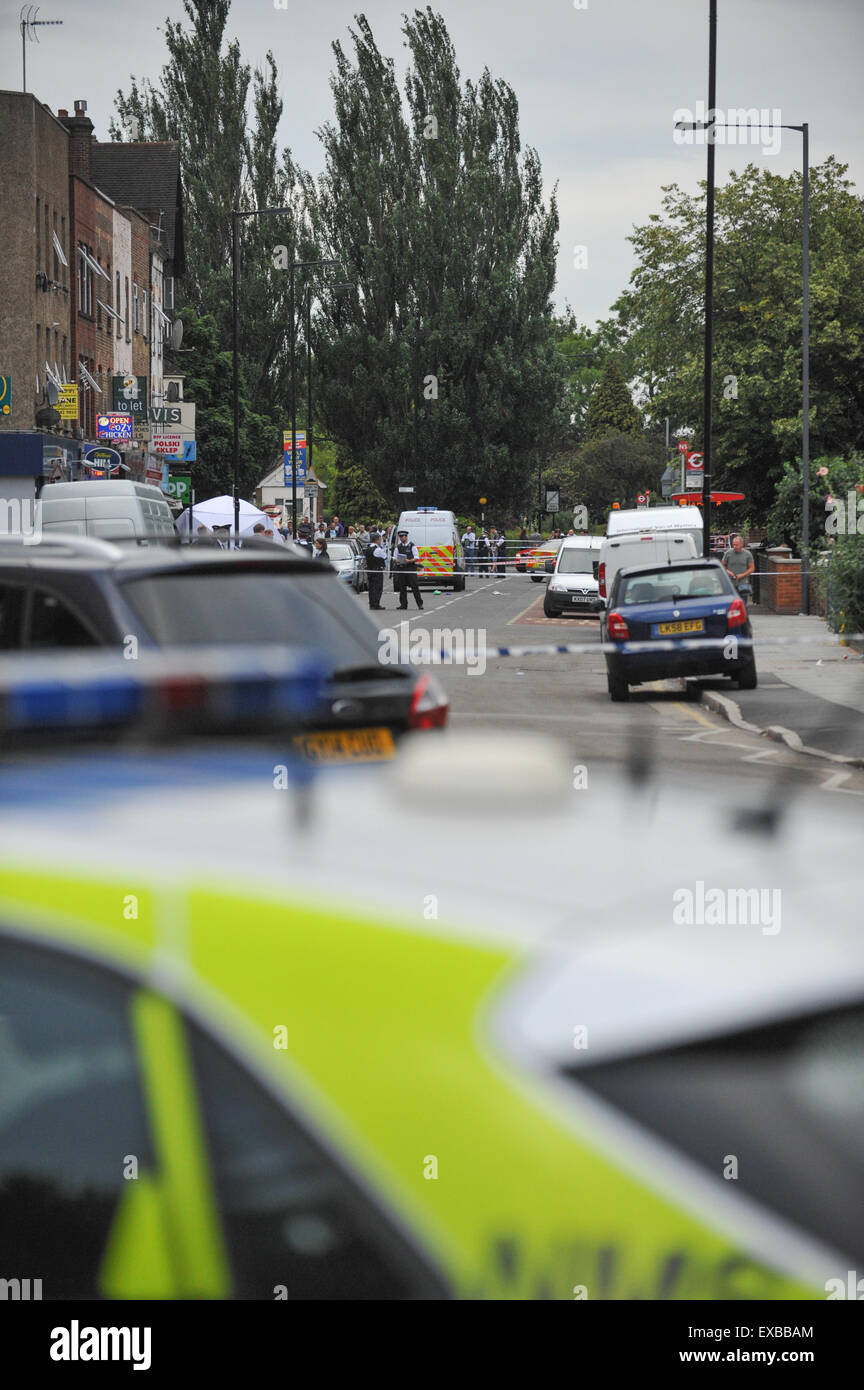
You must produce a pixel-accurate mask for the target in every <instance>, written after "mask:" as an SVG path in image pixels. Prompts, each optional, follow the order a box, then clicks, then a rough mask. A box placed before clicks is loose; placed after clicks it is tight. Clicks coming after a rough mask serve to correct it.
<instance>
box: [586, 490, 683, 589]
mask: <svg viewBox="0 0 864 1390" xmlns="http://www.w3.org/2000/svg"><path fill="white" fill-rule="evenodd" d="M657 510H658V511H660V510H661V508H659V507H658V508H657ZM663 510H665V509H663ZM643 516H644V512H643ZM700 540H701V536H700ZM701 554H702V547H701V545H700V546H699V548H698V549H697V547H696V542H695V541H694V539H693V535H692V532H690V531H686V530H681V531H644V532H641V531H640V532H639V533H638V534H637V533H636V532H632V533H629V534H628V533H627V532H624V533H623V534H622V535H620V536H605V537H604V539H603V544H602V546H601V548H600V568H599V571H598V575H597V585H598V589H599V593H600V597H601V598H602V599H603V601H604V603H606V604H607V605H608V602H609V595H610V594H611V592H612V585H613V583H614V580H615V576H616V574H617V573H618V571H619V570H627V569H640V568H641V567H642V566H643V565H679V564H682V563H685V562H686V561H688V560H694V559H696V558H697V556H699V555H701Z"/></svg>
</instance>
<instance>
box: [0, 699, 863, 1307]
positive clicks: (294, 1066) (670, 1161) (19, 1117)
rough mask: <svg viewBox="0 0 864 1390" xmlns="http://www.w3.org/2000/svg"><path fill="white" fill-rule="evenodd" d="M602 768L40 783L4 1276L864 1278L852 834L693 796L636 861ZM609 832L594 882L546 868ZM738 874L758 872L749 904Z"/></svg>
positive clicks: (10, 1096) (269, 1285) (270, 1289)
mask: <svg viewBox="0 0 864 1390" xmlns="http://www.w3.org/2000/svg"><path fill="white" fill-rule="evenodd" d="M93 698H94V700H96V702H97V703H98V698H97V696H95V695H94V697H93ZM10 708H12V707H10ZM9 717H10V718H11V717H12V716H11V714H10V716H9ZM567 761H568V760H566V759H562V758H561V756H560V754H559V750H558V749H557V748H550V747H549V746H547V745H545V744H544V743H535V742H534V741H533V740H531V741H528V742H525V743H523V742H522V741H521V740H520V739H518V738H512V737H511V738H510V739H508V743H507V745H506V750H502V748H501V746H500V744H499V743H498V742H497V741H493V742H491V743H487V742H485V741H480V742H478V741H476V740H473V739H469V740H467V741H466V740H460V739H453V738H452V736H448V737H447V738H446V739H444V738H442V739H440V740H435V746H434V747H433V746H431V743H430V741H428V740H418V741H417V742H416V743H415V746H414V747H413V748H412V747H410V746H408V747H407V748H406V749H405V752H404V754H403V757H402V758H400V760H399V762H397V763H396V764H393V765H392V766H388V767H387V768H381V769H363V770H358V769H352V770H350V771H349V770H343V771H338V770H334V771H327V772H324V773H322V774H321V776H320V777H319V779H318V780H317V782H316V785H315V788H314V790H313V792H312V806H313V807H314V813H313V816H312V819H311V821H308V820H307V821H306V822H303V821H302V820H301V821H298V820H297V819H296V817H294V816H293V815H292V814H291V811H292V806H293V805H294V803H295V800H297V799H298V798H299V801H301V802H302V800H303V798H304V797H305V796H306V795H307V794H308V789H306V790H304V784H303V782H302V779H301V782H300V784H299V785H295V784H294V778H293V774H292V771H291V768H290V767H289V766H288V763H287V762H286V760H285V759H284V758H283V757H282V756H281V755H280V752H279V745H278V743H276V744H273V745H271V746H270V747H269V748H266V749H264V750H262V751H261V752H260V753H258V752H254V751H247V752H244V753H242V754H237V755H235V756H233V757H230V756H228V755H224V756H222V757H218V758H214V759H211V760H208V761H206V762H205V761H203V760H202V759H200V758H198V757H195V756H191V755H188V754H186V755H183V754H182V753H181V755H180V756H174V757H173V758H172V759H171V760H170V761H167V760H165V759H160V758H159V757H158V756H156V755H154V754H152V753H151V754H149V755H148V756H147V757H142V756H140V755H138V754H136V753H135V752H134V751H130V752H128V753H127V754H125V755H124V756H122V757H120V758H118V755H117V754H116V753H115V755H114V757H113V760H112V761H111V762H110V763H107V762H102V761H100V760H99V759H97V758H94V757H93V756H91V757H90V759H89V760H88V762H87V763H86V765H84V766H77V767H76V769H75V771H74V772H72V771H71V770H70V768H69V766H68V765H65V764H63V763H56V764H55V763H47V764H46V763H42V764H41V765H40V764H37V765H36V766H35V769H34V767H33V766H30V765H29V764H26V763H25V764H15V763H12V764H8V765H7V766H6V767H5V768H4V770H3V773H2V776H0V905H2V912H0V1033H2V1040H3V1048H2V1059H3V1060H2V1068H3V1077H4V1085H3V1087H2V1092H0V1094H2V1097H3V1099H2V1102H0V1232H2V1244H3V1249H4V1259H5V1263H6V1266H7V1268H8V1269H10V1270H11V1269H13V1268H14V1269H15V1270H16V1271H19V1272H20V1276H21V1277H28V1276H34V1277H40V1278H42V1280H43V1297H44V1298H46V1299H48V1298H62V1297H79V1298H96V1297H103V1298H123V1297H143V1298H161V1297H179V1298H183V1297H210V1298H232V1297H233V1298H253V1299H273V1298H282V1297H289V1298H292V1299H297V1298H300V1299H303V1298H337V1299H345V1298H352V1299H353V1298H424V1299H425V1298H435V1297H445V1296H455V1297H462V1298H492V1299H498V1298H515V1299H525V1298H540V1299H549V1298H552V1299H572V1298H574V1297H577V1298H581V1297H588V1298H591V1299H707V1300H710V1299H748V1298H758V1299H762V1298H768V1299H795V1298H808V1297H817V1298H818V1297H820V1296H821V1297H824V1288H825V1283H826V1281H827V1280H828V1279H830V1278H834V1277H838V1276H841V1277H842V1276H843V1275H844V1273H845V1271H846V1270H847V1268H856V1267H860V1265H858V1266H856V1265H855V1263H854V1261H855V1260H860V1258H861V1256H862V1253H864V1225H862V1218H861V1214H860V1213H861V1209H860V1203H858V1201H857V1193H858V1192H859V1191H860V1183H861V1178H862V1176H864V1174H862V1166H864V1149H862V1144H861V1127H860V1118H861V1098H860V1085H859V1082H858V1079H857V1078H859V1077H860V1069H861V1060H862V1057H861V1054H862V1040H864V1035H862V1024H864V948H862V944H861V938H860V930H859V923H858V910H857V880H856V871H857V863H858V857H859V856H858V851H857V839H856V835H855V830H854V827H852V826H850V825H849V823H848V822H845V821H843V820H841V819H839V818H835V817H833V816H831V815H830V814H828V813H827V812H826V811H825V809H824V807H823V808H820V809H821V815H820V816H819V817H818V818H814V817H812V816H810V815H809V814H808V813H807V811H806V809H805V808H803V807H802V808H801V809H800V810H799V809H797V808H792V810H791V811H790V814H789V818H788V824H787V825H786V826H785V828H784V830H783V833H781V834H778V835H777V836H775V837H773V838H767V839H766V838H762V837H754V836H753V834H752V833H750V834H748V835H742V834H741V832H740V831H739V830H738V829H737V828H736V825H735V822H734V819H733V817H732V816H731V815H730V813H729V811H728V810H727V808H725V807H724V806H722V805H721V804H718V798H717V797H716V796H712V797H711V798H704V797H701V796H690V795H689V794H687V793H686V792H682V789H681V788H680V787H675V788H673V789H670V790H669V791H668V792H667V791H666V790H665V789H664V788H663V787H662V786H656V787H654V788H653V789H652V794H651V798H650V799H645V800H643V802H642V804H641V805H640V807H639V811H640V834H639V836H638V837H634V839H633V840H632V841H631V843H630V844H629V846H628V867H629V869H630V873H629V875H626V876H625V875H622V874H621V872H620V852H619V845H618V844H617V842H616V841H615V840H614V839H613V838H610V837H609V835H608V829H607V828H608V825H609V824H611V823H615V822H616V821H618V820H620V819H621V817H622V816H623V815H625V814H626V815H628V816H629V815H632V812H633V804H632V803H633V791H632V788H630V787H629V786H628V787H626V788H624V787H623V786H621V785H619V784H618V783H609V784H608V785H603V784H598V785H597V786H593V785H592V789H591V791H590V792H588V791H580V792H579V793H578V794H575V793H574V792H573V790H572V787H571V783H570V779H569V771H568V768H567ZM466 772H467V774H469V775H468V776H467V777H466ZM538 773H539V774H540V776H539V777H538ZM454 779H455V780H458V781H459V782H460V785H461V786H463V787H466V786H467V787H468V788H469V790H468V791H466V793H465V794H464V795H463V796H462V797H461V798H459V799H458V806H459V812H460V813H459V814H455V815H454V805H453V798H452V785H453V782H454ZM538 782H540V783H542V788H543V792H542V796H539V795H538V796H536V797H535V798H534V800H533V801H532V794H533V791H532V789H536V788H537V786H538ZM292 788H293V789H292ZM517 788H518V789H517ZM298 804H299V803H298ZM304 824H305V829H304ZM238 826H242V834H238ZM469 832H470V833H469ZM574 841H578V842H579V843H580V846H581V847H582V848H584V849H587V850H588V854H587V856H584V858H585V862H587V863H588V864H590V865H591V866H592V868H591V871H590V872H586V871H583V873H582V874H581V876H580V880H579V891H578V892H577V893H574V891H573V883H572V881H571V880H570V879H568V878H567V877H566V876H561V875H549V874H540V875H532V877H531V883H530V887H529V885H528V882H527V878H526V874H525V865H526V864H531V863H538V862H539V863H544V862H565V861H566V860H567V858H568V857H569V856H570V855H571V853H572V845H573V843H574ZM382 843H383V844H397V843H398V844H399V846H400V852H399V854H398V855H394V856H392V857H391V858H390V859H388V862H387V870H386V873H382V872H381V860H380V857H379V855H378V853H377V850H378V847H379V846H380V845H381V844H382ZM676 845H677V846H686V854H684V855H681V854H678V853H670V846H676ZM811 864H818V866H819V872H818V875H817V874H815V873H813V872H809V871H808V867H807V866H808V865H811ZM478 866H483V872H478ZM730 878H731V879H732V880H733V881H734V883H735V884H740V885H742V887H743V889H744V890H746V891H748V892H749V890H750V888H751V886H752V887H753V888H754V889H755V890H758V891H756V897H755V899H749V898H748V899H747V900H746V901H747V902H748V903H749V912H748V911H745V910H744V909H743V908H742V907H741V906H740V904H739V908H738V911H737V913H735V912H732V913H731V914H730V913H729V912H728V911H727V912H726V913H725V915H724V914H723V913H721V914H720V917H719V919H718V914H717V912H716V911H714V910H713V908H712V911H711V912H708V911H706V902H708V901H709V894H713V892H714V890H715V889H716V890H717V891H718V892H722V893H725V892H726V889H727V885H728V884H729V881H730ZM827 881H830V882H831V884H832V899H833V902H834V904H835V906H834V910H833V911H832V913H831V915H830V917H829V916H826V914H825V910H824V883H825V882H827ZM490 885H491V886H490ZM764 885H768V888H767V889H764V891H765V892H767V893H768V897H767V898H765V897H763V896H760V893H762V891H763V888H764ZM777 894H779V895H780V896H779V898H778V897H777ZM710 901H711V902H712V904H713V903H714V899H713V897H712V898H711V899H710ZM725 901H726V900H725V898H724V902H725ZM730 915H731V920H730ZM730 1165H731V1167H730ZM732 1169H734V1179H735V1180H734V1181H732V1180H730V1172H731V1171H732ZM850 1261H851V1262H852V1263H850Z"/></svg>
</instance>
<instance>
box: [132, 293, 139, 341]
mask: <svg viewBox="0 0 864 1390" xmlns="http://www.w3.org/2000/svg"><path fill="white" fill-rule="evenodd" d="M132 302H133V304H134V308H135V332H136V333H140V332H141V301H140V299H139V298H138V286H137V284H133V286H132Z"/></svg>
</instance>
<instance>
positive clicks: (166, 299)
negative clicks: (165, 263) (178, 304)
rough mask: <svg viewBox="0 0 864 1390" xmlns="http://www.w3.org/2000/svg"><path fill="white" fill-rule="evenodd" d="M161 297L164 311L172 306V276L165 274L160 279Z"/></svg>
mask: <svg viewBox="0 0 864 1390" xmlns="http://www.w3.org/2000/svg"><path fill="white" fill-rule="evenodd" d="M162 298H163V305H164V308H165V312H166V313H167V312H168V310H169V309H173V308H174V276H173V275H166V276H165V278H164V280H163V281H162Z"/></svg>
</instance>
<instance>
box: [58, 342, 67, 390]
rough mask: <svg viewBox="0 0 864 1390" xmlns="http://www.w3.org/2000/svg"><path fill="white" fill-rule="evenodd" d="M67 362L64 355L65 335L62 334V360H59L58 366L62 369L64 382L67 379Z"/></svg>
mask: <svg viewBox="0 0 864 1390" xmlns="http://www.w3.org/2000/svg"><path fill="white" fill-rule="evenodd" d="M67 361H68V358H67V354H66V334H65V333H64V334H63V356H62V358H61V359H60V366H61V367H62V369H63V379H64V381H65V380H66V379H67V377H66V363H67Z"/></svg>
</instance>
